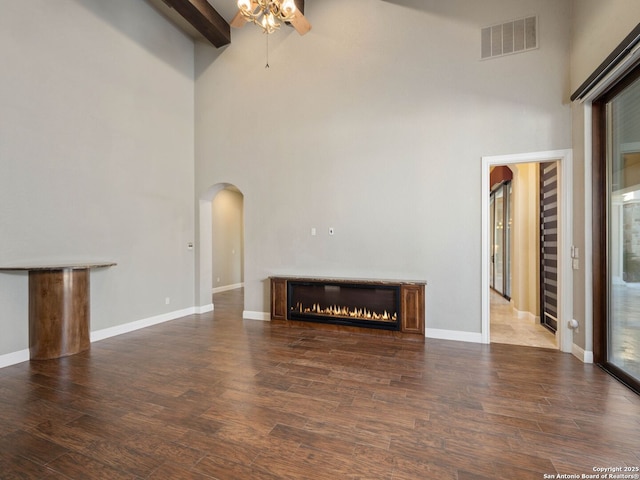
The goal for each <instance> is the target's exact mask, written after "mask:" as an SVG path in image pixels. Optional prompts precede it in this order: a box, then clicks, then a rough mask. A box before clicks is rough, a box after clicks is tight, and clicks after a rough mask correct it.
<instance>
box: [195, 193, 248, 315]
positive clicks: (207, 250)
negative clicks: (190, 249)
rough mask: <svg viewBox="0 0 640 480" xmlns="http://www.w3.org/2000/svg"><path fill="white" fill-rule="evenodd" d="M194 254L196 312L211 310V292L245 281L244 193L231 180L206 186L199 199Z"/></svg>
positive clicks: (233, 287)
mask: <svg viewBox="0 0 640 480" xmlns="http://www.w3.org/2000/svg"><path fill="white" fill-rule="evenodd" d="M198 206H199V208H198V213H199V220H198V238H199V241H198V248H197V258H196V296H197V298H196V302H197V311H198V313H205V312H208V311H211V310H213V308H214V307H213V300H212V294H213V293H214V292H221V291H225V290H228V289H235V288H239V287H241V286H242V285H243V282H244V219H243V217H244V195H243V194H242V191H241V190H240V189H239V188H238V187H237V186H235V185H233V184H231V183H218V184H215V185H213V186H211V187H210V188H208V189H207V190H206V191H205V192H204V193H203V194H202V195H201V196H200V199H199V205H198Z"/></svg>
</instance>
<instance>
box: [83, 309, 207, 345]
mask: <svg viewBox="0 0 640 480" xmlns="http://www.w3.org/2000/svg"><path fill="white" fill-rule="evenodd" d="M199 308H202V307H199ZM194 313H198V312H196V307H191V308H185V309H183V310H176V311H174V312H168V313H163V314H162V315H156V316H155V317H149V318H143V319H142V320H136V321H135V322H130V323H125V324H123V325H116V326H115V327H109V328H103V329H102V330H96V331H94V332H91V334H90V337H91V343H93V342H99V341H100V340H104V339H105V338H111V337H115V336H117V335H122V334H123V333H129V332H133V331H135V330H140V329H141V328H146V327H151V326H153V325H158V324H159V323H164V322H168V321H170V320H175V319H176V318H181V317H186V316H187V315H193V314H194Z"/></svg>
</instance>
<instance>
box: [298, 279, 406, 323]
mask: <svg viewBox="0 0 640 480" xmlns="http://www.w3.org/2000/svg"><path fill="white" fill-rule="evenodd" d="M287 288H288V290H287V311H288V318H289V319H290V320H303V321H311V322H322V323H333V324H336V325H353V326H359V327H368V328H381V329H384V330H399V329H400V322H399V318H400V317H399V315H398V314H399V312H400V287H399V286H398V285H371V284H361V283H360V284H358V283H346V282H330V281H329V282H317V281H315V282H310V281H289V282H288V283H287Z"/></svg>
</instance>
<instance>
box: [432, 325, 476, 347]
mask: <svg viewBox="0 0 640 480" xmlns="http://www.w3.org/2000/svg"><path fill="white" fill-rule="evenodd" d="M425 330H426V332H425V336H426V337H427V338H437V339H439V340H455V341H458V342H471V343H482V334H481V333H475V332H460V331H458V330H440V329H439V328H429V327H428V326H427V328H426V329H425Z"/></svg>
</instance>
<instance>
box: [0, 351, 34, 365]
mask: <svg viewBox="0 0 640 480" xmlns="http://www.w3.org/2000/svg"><path fill="white" fill-rule="evenodd" d="M28 361H29V349H28V348H27V349H26V350H18V351H17V352H11V353H6V354H4V355H0V368H4V367H8V366H11V365H15V364H16V363H22V362H28Z"/></svg>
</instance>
